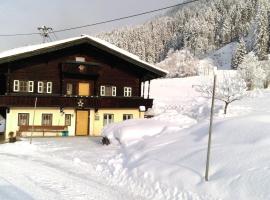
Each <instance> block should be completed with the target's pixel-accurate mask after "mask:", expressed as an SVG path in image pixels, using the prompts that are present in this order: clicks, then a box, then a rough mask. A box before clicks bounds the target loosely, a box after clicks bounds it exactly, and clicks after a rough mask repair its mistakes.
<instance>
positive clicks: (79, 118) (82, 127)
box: [76, 110, 89, 136]
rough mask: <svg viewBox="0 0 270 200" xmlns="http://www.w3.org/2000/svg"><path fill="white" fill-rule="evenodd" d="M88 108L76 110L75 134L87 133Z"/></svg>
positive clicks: (82, 134)
mask: <svg viewBox="0 0 270 200" xmlns="http://www.w3.org/2000/svg"><path fill="white" fill-rule="evenodd" d="M88 115H89V112H88V110H77V113H76V135H78V136H85V135H88V124H89V122H88Z"/></svg>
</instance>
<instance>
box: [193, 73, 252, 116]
mask: <svg viewBox="0 0 270 200" xmlns="http://www.w3.org/2000/svg"><path fill="white" fill-rule="evenodd" d="M196 90H197V91H198V92H200V93H201V94H202V96H203V97H206V98H211V97H212V95H213V80H211V79H210V80H207V81H204V82H202V83H201V85H197V86H196ZM246 90H247V87H246V83H245V81H244V80H243V79H242V78H241V76H240V75H239V74H238V73H235V74H231V73H222V74H221V75H219V76H217V82H216V91H215V99H218V100H220V101H223V102H224V103H225V106H224V114H226V113H227V108H228V106H229V104H230V103H232V102H234V101H237V100H240V99H242V98H243V97H244V96H245V95H246Z"/></svg>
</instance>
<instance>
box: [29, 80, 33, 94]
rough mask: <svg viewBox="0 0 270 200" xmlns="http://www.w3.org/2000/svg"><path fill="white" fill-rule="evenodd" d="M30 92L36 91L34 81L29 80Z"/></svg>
mask: <svg viewBox="0 0 270 200" xmlns="http://www.w3.org/2000/svg"><path fill="white" fill-rule="evenodd" d="M28 92H34V81H28Z"/></svg>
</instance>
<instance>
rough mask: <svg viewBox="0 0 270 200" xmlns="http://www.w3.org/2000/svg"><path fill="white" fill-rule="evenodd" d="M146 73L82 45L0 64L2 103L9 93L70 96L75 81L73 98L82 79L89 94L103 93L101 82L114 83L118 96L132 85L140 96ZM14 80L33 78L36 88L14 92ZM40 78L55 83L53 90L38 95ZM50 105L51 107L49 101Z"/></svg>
mask: <svg viewBox="0 0 270 200" xmlns="http://www.w3.org/2000/svg"><path fill="white" fill-rule="evenodd" d="M76 57H83V58H85V62H77V61H76ZM147 73H148V72H147V70H144V69H139V68H137V67H136V66H134V65H133V64H131V63H128V62H126V61H124V60H122V59H120V58H117V57H115V56H112V55H110V54H108V53H106V52H104V51H101V50H99V49H97V48H95V47H92V46H89V45H86V44H81V45H77V46H72V47H69V48H66V49H64V50H58V51H54V52H51V53H47V54H41V55H37V56H33V57H28V58H25V59H19V60H15V61H12V62H8V63H3V64H0V76H1V83H2V84H0V95H1V97H0V102H3V103H1V104H2V105H1V106H4V105H5V103H4V101H5V99H7V98H6V96H10V98H11V99H14V98H15V99H16V96H17V95H18V96H20V97H22V96H24V97H26V96H48V97H51V96H62V97H63V96H66V95H67V94H66V89H67V88H66V87H67V83H70V84H72V87H73V92H72V95H71V96H73V97H74V96H78V95H79V94H78V83H80V82H88V83H90V90H91V91H90V92H89V93H90V96H95V97H96V96H100V86H101V85H113V86H115V87H116V88H117V94H116V96H117V97H123V96H124V94H123V92H124V90H123V88H124V87H131V88H132V97H138V98H139V97H141V96H142V94H141V83H142V81H143V80H145V78H146V76H147ZM14 80H24V81H34V91H33V92H27V93H25V92H14V91H13V88H14V85H13V84H14ZM38 81H43V82H48V81H50V82H52V84H53V87H52V93H51V94H47V93H44V94H39V93H38V91H37V90H38V89H37V87H38V85H37V82H38ZM1 98H2V99H1ZM138 98H137V99H138ZM24 99H26V98H24ZM48 99H50V98H48ZM15 101H16V100H14V102H15ZM67 101H69V100H67ZM132 101H133V100H132ZM12 102H13V101H12ZM142 102H143V101H142ZM9 106H11V105H9ZM48 106H50V101H49V100H48ZM112 106H113V105H112ZM136 106H137V105H136Z"/></svg>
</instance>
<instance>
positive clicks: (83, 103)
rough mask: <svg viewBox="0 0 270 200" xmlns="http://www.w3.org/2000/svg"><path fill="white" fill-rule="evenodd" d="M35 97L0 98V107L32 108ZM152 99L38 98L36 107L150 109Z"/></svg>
mask: <svg viewBox="0 0 270 200" xmlns="http://www.w3.org/2000/svg"><path fill="white" fill-rule="evenodd" d="M35 98H36V97H35V96H18V95H5V96H0V107H34V104H35ZM152 105H153V99H144V98H142V97H65V96H38V97H37V107H66V108H67V107H69V108H97V109H98V108H139V106H145V107H146V108H151V107H152Z"/></svg>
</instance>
